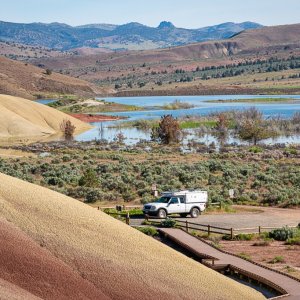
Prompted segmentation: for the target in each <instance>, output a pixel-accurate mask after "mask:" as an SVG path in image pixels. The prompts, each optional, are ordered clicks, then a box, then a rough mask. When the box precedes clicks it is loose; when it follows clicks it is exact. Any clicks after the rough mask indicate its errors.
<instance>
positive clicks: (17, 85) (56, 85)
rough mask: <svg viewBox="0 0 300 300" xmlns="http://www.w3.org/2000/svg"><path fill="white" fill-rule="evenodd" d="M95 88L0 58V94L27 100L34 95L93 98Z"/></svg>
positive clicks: (83, 82)
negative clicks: (66, 95) (64, 95)
mask: <svg viewBox="0 0 300 300" xmlns="http://www.w3.org/2000/svg"><path fill="white" fill-rule="evenodd" d="M96 92H97V91H96V88H95V87H94V86H93V85H92V84H90V83H87V82H86V81H83V80H79V79H77V78H72V77H68V76H65V75H61V74H57V73H54V72H53V73H52V74H51V75H47V74H46V72H45V70H44V69H41V68H38V67H36V66H33V65H30V64H27V63H24V62H18V61H14V60H11V59H8V58H5V57H1V56H0V93H1V94H8V95H13V96H20V97H24V98H28V99H33V98H35V95H49V94H76V95H80V96H94V95H95V93H96Z"/></svg>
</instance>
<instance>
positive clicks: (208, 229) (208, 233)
mask: <svg viewBox="0 0 300 300" xmlns="http://www.w3.org/2000/svg"><path fill="white" fill-rule="evenodd" d="M210 231H211V230H210V225H208V226H207V235H208V236H210Z"/></svg>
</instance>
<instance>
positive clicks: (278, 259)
mask: <svg viewBox="0 0 300 300" xmlns="http://www.w3.org/2000/svg"><path fill="white" fill-rule="evenodd" d="M284 262H285V259H284V257H283V256H275V257H274V258H273V259H272V260H270V261H269V263H270V264H277V263H284Z"/></svg>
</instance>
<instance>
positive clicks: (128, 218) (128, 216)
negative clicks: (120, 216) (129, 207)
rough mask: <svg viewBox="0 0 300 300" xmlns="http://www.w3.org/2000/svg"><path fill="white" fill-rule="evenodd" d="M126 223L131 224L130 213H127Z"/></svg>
mask: <svg viewBox="0 0 300 300" xmlns="http://www.w3.org/2000/svg"><path fill="white" fill-rule="evenodd" d="M126 224H127V225H130V215H129V213H127V215H126Z"/></svg>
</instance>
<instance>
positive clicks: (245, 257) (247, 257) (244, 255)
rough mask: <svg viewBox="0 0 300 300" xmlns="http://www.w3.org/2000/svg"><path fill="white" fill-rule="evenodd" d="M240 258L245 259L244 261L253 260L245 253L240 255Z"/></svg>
mask: <svg viewBox="0 0 300 300" xmlns="http://www.w3.org/2000/svg"><path fill="white" fill-rule="evenodd" d="M238 256H239V257H240V258H243V259H246V260H251V256H250V255H249V254H247V253H245V252H241V253H239V254H238Z"/></svg>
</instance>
